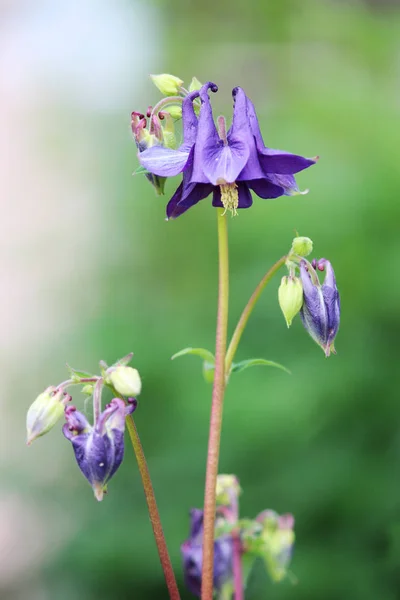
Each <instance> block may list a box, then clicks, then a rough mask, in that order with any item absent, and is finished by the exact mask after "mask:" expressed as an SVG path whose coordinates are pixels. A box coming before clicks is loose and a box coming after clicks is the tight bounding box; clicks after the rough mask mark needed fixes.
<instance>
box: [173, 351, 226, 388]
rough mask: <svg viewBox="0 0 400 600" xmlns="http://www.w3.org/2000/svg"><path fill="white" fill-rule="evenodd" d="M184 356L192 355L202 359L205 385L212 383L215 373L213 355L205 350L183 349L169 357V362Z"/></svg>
mask: <svg viewBox="0 0 400 600" xmlns="http://www.w3.org/2000/svg"><path fill="white" fill-rule="evenodd" d="M185 354H194V355H195V356H199V357H200V358H202V359H203V377H204V379H205V381H206V382H207V383H212V382H213V381H214V371H215V358H214V354H212V353H211V352H210V351H209V350H206V349H205V348H184V349H183V350H180V351H179V352H177V353H176V354H174V355H173V356H171V360H174V359H175V358H179V356H185Z"/></svg>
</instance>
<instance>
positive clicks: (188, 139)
mask: <svg viewBox="0 0 400 600" xmlns="http://www.w3.org/2000/svg"><path fill="white" fill-rule="evenodd" d="M209 90H211V91H212V92H216V91H217V90H218V86H217V85H216V84H215V83H212V82H208V83H206V84H205V85H203V86H202V87H201V89H200V90H194V91H193V92H191V93H189V94H188V95H187V96H186V98H185V99H184V100H183V104H182V121H183V144H182V145H181V146H180V147H179V148H178V149H177V150H174V149H172V148H165V147H163V146H161V145H156V146H153V147H150V148H147V149H145V150H144V151H143V152H140V153H139V161H140V163H141V164H142V165H143V166H144V167H145V168H146V169H147V171H148V172H149V173H152V174H153V175H156V176H159V177H171V176H173V175H177V174H178V173H182V174H183V181H182V183H181V184H180V186H179V187H178V189H177V190H176V192H175V194H174V195H173V197H172V198H171V200H170V202H169V203H168V206H167V218H176V217H178V216H180V215H181V214H183V213H184V212H185V211H187V210H188V209H189V208H191V207H192V206H194V205H195V204H197V203H198V202H199V201H200V200H203V199H204V198H206V197H207V196H209V195H210V194H211V193H212V194H213V201H212V203H213V206H215V207H223V208H225V210H229V211H231V212H232V214H236V212H237V209H238V208H249V207H250V206H251V205H252V203H253V199H252V196H251V191H253V192H255V194H257V196H259V197H260V198H278V197H279V196H282V195H293V194H297V193H299V190H298V187H297V184H296V181H295V179H294V177H293V175H294V174H295V173H298V172H299V171H302V170H303V169H306V168H307V167H310V166H311V165H313V164H314V163H315V162H316V158H314V159H308V158H303V157H302V156H298V155H295V154H290V153H288V152H283V151H280V150H272V149H271V148H268V147H266V146H265V145H264V141H263V138H262V135H261V131H260V128H259V125H258V120H257V115H256V112H255V108H254V105H253V103H252V102H251V100H250V99H249V98H248V97H247V96H246V94H245V93H244V91H243V89H242V88H240V87H236V88H234V89H233V91H232V96H233V99H234V109H233V120H232V125H231V127H230V128H229V130H228V131H226V122H225V118H224V117H218V130H217V128H216V126H215V123H214V119H213V114H212V109H211V104H210V99H209V96H208V91H209ZM198 97H199V98H200V101H201V108H200V115H199V117H198V118H197V116H196V113H195V111H194V107H193V101H194V100H195V99H196V98H198Z"/></svg>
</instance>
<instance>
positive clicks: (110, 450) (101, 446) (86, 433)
mask: <svg viewBox="0 0 400 600" xmlns="http://www.w3.org/2000/svg"><path fill="white" fill-rule="evenodd" d="M135 407H136V400H133V399H132V401H131V402H130V403H129V404H128V405H127V406H126V405H125V403H124V401H123V400H120V399H119V398H114V399H113V400H111V402H110V404H108V405H107V406H106V408H105V410H104V411H103V412H102V413H101V414H100V416H99V418H98V421H97V423H96V424H95V426H94V427H92V425H90V423H89V422H88V420H87V419H86V417H85V415H83V414H82V413H81V412H79V411H78V410H76V407H75V406H69V407H68V408H66V409H65V418H66V420H67V422H66V424H65V425H64V427H63V433H64V435H65V437H66V438H67V439H68V440H70V442H71V443H72V447H73V449H74V452H75V458H76V462H77V463H78V467H79V468H80V470H81V471H82V473H83V474H84V476H85V477H86V479H87V480H88V481H89V483H90V485H91V486H92V488H93V491H94V495H95V496H96V498H97V500H99V501H100V500H102V499H103V494H104V492H105V491H106V489H107V483H108V481H109V480H110V479H111V477H112V476H113V475H114V473H115V472H116V470H117V469H118V467H119V466H120V464H121V462H122V459H123V457H124V430H125V417H126V416H127V415H128V414H130V413H131V412H133V410H134V409H135Z"/></svg>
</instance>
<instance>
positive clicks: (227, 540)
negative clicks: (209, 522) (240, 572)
mask: <svg viewBox="0 0 400 600" xmlns="http://www.w3.org/2000/svg"><path fill="white" fill-rule="evenodd" d="M190 521H191V526H190V537H189V539H187V540H186V541H185V542H183V544H182V545H181V553H182V559H183V570H184V580H185V586H186V587H187V589H188V590H189V591H190V592H191V593H192V594H193V595H194V596H198V597H200V595H201V571H202V566H203V549H202V543H203V511H202V510H200V509H198V508H194V509H192V510H191V511H190ZM232 552H233V547H232V538H231V537H230V536H228V535H224V536H221V537H219V538H218V539H216V540H215V542H214V590H215V591H218V590H220V588H221V587H222V585H223V584H224V583H226V581H227V580H228V579H229V578H230V577H231V576H232Z"/></svg>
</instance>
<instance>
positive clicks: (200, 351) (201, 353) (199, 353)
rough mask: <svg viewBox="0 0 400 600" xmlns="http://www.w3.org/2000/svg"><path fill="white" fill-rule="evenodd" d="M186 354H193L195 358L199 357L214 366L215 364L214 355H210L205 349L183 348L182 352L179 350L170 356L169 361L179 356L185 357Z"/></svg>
mask: <svg viewBox="0 0 400 600" xmlns="http://www.w3.org/2000/svg"><path fill="white" fill-rule="evenodd" d="M186 354H194V355H195V356H200V358H202V359H203V360H205V361H206V362H208V363H211V364H212V365H214V363H215V358H214V354H212V353H211V352H210V351H209V350H206V349H205V348H184V349H183V350H180V351H179V352H177V353H176V354H174V355H173V356H171V360H174V359H175V358H179V357H180V356H185V355H186Z"/></svg>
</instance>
